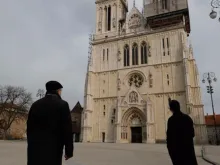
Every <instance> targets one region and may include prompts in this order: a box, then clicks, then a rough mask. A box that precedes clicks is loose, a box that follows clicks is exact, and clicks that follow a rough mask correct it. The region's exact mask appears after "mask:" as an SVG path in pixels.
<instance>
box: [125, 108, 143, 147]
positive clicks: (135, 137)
mask: <svg viewBox="0 0 220 165" xmlns="http://www.w3.org/2000/svg"><path fill="white" fill-rule="evenodd" d="M121 139H122V140H123V141H127V142H130V143H143V142H144V141H146V117H145V115H144V113H143V112H142V111H141V110H140V109H138V108H130V109H128V110H127V111H126V112H125V114H124V115H123V117H122V128H121Z"/></svg>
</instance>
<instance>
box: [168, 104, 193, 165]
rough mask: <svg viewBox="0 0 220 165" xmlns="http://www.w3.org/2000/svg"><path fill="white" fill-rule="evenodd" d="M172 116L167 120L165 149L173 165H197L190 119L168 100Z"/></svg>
mask: <svg viewBox="0 0 220 165" xmlns="http://www.w3.org/2000/svg"><path fill="white" fill-rule="evenodd" d="M169 106H170V110H171V112H172V113H173V115H172V116H171V117H170V118H169V120H168V129H167V148H168V151H169V155H170V157H171V160H172V162H173V165H197V160H196V155H195V149H194V142H193V138H194V136H195V134H194V128H193V121H192V119H191V118H190V117H189V116H188V115H186V114H183V113H182V112H181V111H180V104H179V102H178V101H176V100H169Z"/></svg>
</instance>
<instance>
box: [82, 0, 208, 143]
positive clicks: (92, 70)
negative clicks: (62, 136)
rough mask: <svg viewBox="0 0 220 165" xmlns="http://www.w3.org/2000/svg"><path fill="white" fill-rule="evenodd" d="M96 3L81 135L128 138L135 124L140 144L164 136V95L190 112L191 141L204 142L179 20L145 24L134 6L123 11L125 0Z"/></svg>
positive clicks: (193, 72)
mask: <svg viewBox="0 0 220 165" xmlns="http://www.w3.org/2000/svg"><path fill="white" fill-rule="evenodd" d="M96 6H97V8H96V20H97V21H96V25H97V26H96V33H95V34H94V36H93V40H92V53H91V56H90V60H89V63H88V72H87V76H86V83H85V100H84V111H83V115H82V136H81V140H82V141H83V142H102V141H104V142H118V143H130V142H132V139H135V137H134V136H135V135H136V134H134V132H132V128H136V127H137V128H141V137H139V138H141V141H142V142H143V143H156V142H159V141H165V139H166V129H167V128H166V127H167V120H168V118H169V117H170V115H171V113H170V111H169V109H168V98H169V97H170V98H172V99H176V100H178V101H179V102H180V104H181V109H182V111H183V112H185V113H187V114H189V115H190V116H191V117H192V119H193V121H194V124H195V132H196V138H195V140H196V142H202V141H206V140H207V132H206V127H205V121H204V111H203V104H202V102H201V93H200V87H199V75H198V70H197V66H196V63H195V59H194V57H193V50H192V47H191V46H189V44H188V40H187V33H186V32H185V30H184V27H183V25H178V26H175V27H170V28H166V29H163V30H152V29H149V28H148V27H146V26H145V24H146V19H145V18H144V16H143V15H142V14H141V12H139V11H138V9H137V8H136V7H135V6H134V7H133V9H132V10H131V11H130V12H129V14H126V11H127V2H126V0H97V1H96ZM109 6H111V9H110V8H109ZM108 9H110V12H108ZM109 14H111V17H110V18H109ZM108 20H111V21H108ZM109 22H110V23H109ZM123 22H124V23H123ZM109 27H110V28H109ZM137 136H138V135H137Z"/></svg>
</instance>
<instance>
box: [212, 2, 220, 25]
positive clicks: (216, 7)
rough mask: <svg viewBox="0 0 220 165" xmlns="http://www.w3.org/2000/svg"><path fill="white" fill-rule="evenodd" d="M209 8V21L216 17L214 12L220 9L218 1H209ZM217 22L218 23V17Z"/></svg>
mask: <svg viewBox="0 0 220 165" xmlns="http://www.w3.org/2000/svg"><path fill="white" fill-rule="evenodd" d="M211 7H212V11H211V13H210V14H209V16H210V18H211V19H215V18H216V17H217V16H218V14H217V12H216V11H215V10H216V9H219V8H220V0H211ZM218 20H219V22H220V17H219V19H218Z"/></svg>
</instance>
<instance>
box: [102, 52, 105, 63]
mask: <svg viewBox="0 0 220 165" xmlns="http://www.w3.org/2000/svg"><path fill="white" fill-rule="evenodd" d="M102 58H103V61H105V49H103V57H102Z"/></svg>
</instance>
